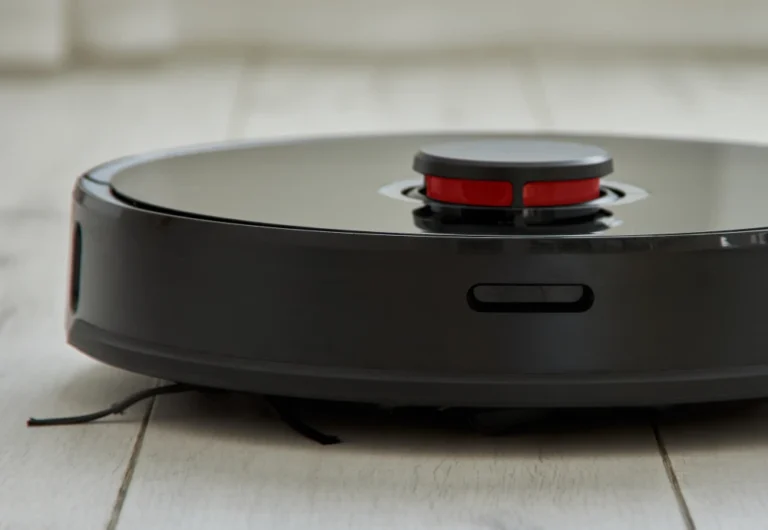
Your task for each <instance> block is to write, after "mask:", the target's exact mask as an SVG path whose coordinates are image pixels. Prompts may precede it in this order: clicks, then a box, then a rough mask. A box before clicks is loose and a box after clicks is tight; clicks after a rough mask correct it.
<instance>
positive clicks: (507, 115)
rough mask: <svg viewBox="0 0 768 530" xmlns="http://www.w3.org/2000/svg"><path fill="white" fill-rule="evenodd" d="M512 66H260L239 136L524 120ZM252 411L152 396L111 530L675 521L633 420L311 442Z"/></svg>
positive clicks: (374, 432) (490, 125) (350, 429)
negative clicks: (510, 432)
mask: <svg viewBox="0 0 768 530" xmlns="http://www.w3.org/2000/svg"><path fill="white" fill-rule="evenodd" d="M463 64H464V65H467V62H466V61H465V62H464V63H463ZM526 76H527V74H526V73H525V72H523V71H522V69H515V68H511V67H510V64H509V63H507V66H505V67H501V66H498V65H497V66H494V67H489V66H487V63H486V64H485V65H484V64H483V61H480V65H471V64H470V66H468V67H466V68H465V69H462V68H460V67H459V65H458V64H454V65H451V64H450V63H449V64H448V66H446V67H445V69H443V70H441V69H440V68H438V67H437V66H435V65H432V66H431V67H426V68H424V67H420V66H418V67H417V66H416V65H414V66H412V67H403V68H396V67H394V66H389V67H384V66H380V67H379V66H365V67H363V66H357V67H354V66H348V67H344V68H341V67H338V68H337V67H333V68H332V67H330V66H326V67H325V69H322V68H320V67H319V66H318V65H300V64H295V63H293V64H292V63H289V62H284V63H279V64H276V63H273V64H271V65H269V66H268V67H267V68H266V69H263V70H262V69H257V70H255V71H254V72H252V74H251V75H250V76H249V83H251V84H252V85H251V87H250V89H248V88H246V90H245V91H244V97H243V102H244V105H245V106H244V107H243V108H242V111H241V112H239V113H237V114H238V115H240V116H241V117H242V129H241V131H240V134H247V135H248V136H270V135H295V134H305V133H316V134H322V133H348V132H355V131H366V132H373V131H395V130H421V129H433V128H446V129H451V128H453V129H494V128H495V129H518V130H521V129H522V130H524V129H527V128H537V127H538V126H539V125H540V124H541V121H540V115H539V114H536V113H533V112H531V110H530V109H531V106H532V105H533V104H531V103H530V102H529V100H528V98H527V95H528V94H527V90H528V88H529V87H527V86H526V84H527V83H529V81H530V80H529V79H527V78H526ZM258 409H259V405H258V402H257V400H256V399H254V398H247V397H234V398H231V399H228V398H221V399H219V398H217V399H214V400H211V401H208V400H206V399H204V398H201V397H199V396H189V395H180V396H173V397H167V398H165V397H164V398H160V399H159V400H158V404H157V406H156V408H155V413H154V415H153V418H152V420H151V422H150V427H149V429H148V431H147V435H146V438H145V440H144V446H143V449H142V455H141V458H140V460H139V463H138V466H137V468H136V472H135V474H134V477H133V482H132V484H131V488H130V490H129V493H128V496H127V498H126V502H125V505H124V509H123V512H122V515H121V519H120V525H119V528H120V529H121V530H133V529H140V528H147V527H152V528H157V529H164V528H188V529H202V528H224V527H226V528H228V529H239V528H243V529H245V528H285V529H289V528H296V529H299V528H301V529H304V528H334V529H336V528H355V529H358V528H371V529H377V528H382V529H383V528H404V529H425V528H542V529H543V528H593V529H599V528H606V529H608V528H610V529H613V528H617V527H622V528H650V527H658V528H682V527H683V522H682V518H681V517H680V515H679V513H678V508H677V504H676V502H675V498H674V495H673V492H672V489H671V487H670V484H669V482H668V480H667V477H666V475H665V471H664V468H663V465H662V461H661V459H660V458H659V455H658V452H657V448H656V445H655V441H654V438H653V435H652V432H651V430H650V428H649V426H647V425H635V426H630V427H616V428H610V427H607V428H605V429H602V430H600V431H599V432H582V433H578V432H577V433H574V434H573V435H567V436H563V437H557V436H549V437H547V436H539V437H536V436H534V437H522V438H519V439H515V438H512V439H509V438H504V439H484V438H478V437H476V436H474V435H472V436H464V435H459V434H455V433H445V432H439V431H438V432H435V431H429V430H428V429H417V430H416V432H413V431H409V430H407V429H405V430H403V429H402V428H399V427H397V426H395V427H392V428H387V427H383V428H376V427H375V426H373V427H372V426H367V427H365V426H359V425H356V424H355V423H354V422H352V423H344V422H339V424H338V425H334V426H333V427H332V428H330V429H329V431H330V432H332V433H333V434H338V435H340V436H341V437H342V439H344V440H345V443H343V444H341V445H337V446H325V447H320V446H316V445H314V444H313V443H312V442H308V441H306V440H304V439H302V438H300V437H298V436H297V435H296V434H294V433H293V432H291V431H289V430H288V429H287V428H286V427H285V426H283V425H281V424H279V423H277V422H275V421H274V420H271V419H265V418H264V417H262V416H260V415H259V412H258Z"/></svg>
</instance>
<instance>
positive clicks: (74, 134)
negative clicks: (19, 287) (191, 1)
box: [0, 61, 241, 214]
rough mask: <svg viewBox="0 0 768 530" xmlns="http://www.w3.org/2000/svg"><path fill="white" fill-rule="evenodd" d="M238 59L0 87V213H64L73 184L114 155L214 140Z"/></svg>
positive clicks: (225, 115) (225, 118)
mask: <svg viewBox="0 0 768 530" xmlns="http://www.w3.org/2000/svg"><path fill="white" fill-rule="evenodd" d="M240 68H241V63H240V62H237V61H236V62H224V63H220V64H213V65H209V64H197V63H194V62H189V63H186V62H180V63H176V64H170V65H167V64H159V65H157V66H155V67H150V66H146V67H138V66H137V67H135V68H127V69H122V70H121V69H116V70H109V69H94V70H85V71H78V72H76V73H67V74H62V75H61V76H52V77H46V78H34V77H26V78H16V79H14V78H4V79H3V80H2V82H1V83H0V150H1V151H0V153H2V156H3V173H2V175H0V182H3V183H5V182H9V183H10V182H11V181H14V184H13V186H5V189H3V192H2V193H0V207H20V206H19V205H21V204H25V205H36V207H37V208H39V209H41V210H48V211H51V212H57V213H60V214H61V213H64V214H67V213H68V212H69V198H70V197H69V191H70V188H71V185H72V182H73V179H74V178H75V177H76V176H77V175H78V174H79V173H81V172H82V171H83V170H85V169H88V168H90V167H92V166H93V165H96V164H100V163H102V162H105V161H107V160H110V159H112V158H115V157H120V156H124V155H127V154H133V153H137V152H142V151H145V150H148V149H159V148H165V147H173V146H176V145H179V144H190V143H191V144H194V143H201V142H210V141H218V140H222V139H223V137H224V134H225V132H226V128H227V125H228V123H229V119H230V115H229V111H228V110H227V107H226V106H227V105H229V104H231V99H232V98H233V94H234V91H235V85H236V83H237V81H238V80H239V72H240Z"/></svg>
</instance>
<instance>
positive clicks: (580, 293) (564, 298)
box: [468, 284, 593, 313]
mask: <svg viewBox="0 0 768 530" xmlns="http://www.w3.org/2000/svg"><path fill="white" fill-rule="evenodd" d="M468 300H469V303H470V306H471V307H472V308H473V309H475V310H476V311H481V312H528V313H536V312H579V311H586V310H587V309H589V307H590V306H591V305H592V300H593V294H592V290H591V289H589V288H588V287H586V286H584V285H578V284H577V285H572V284H566V285H557V284H481V285H475V286H474V287H472V288H471V289H470V291H469V293H468Z"/></svg>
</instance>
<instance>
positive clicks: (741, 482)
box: [661, 404, 768, 530]
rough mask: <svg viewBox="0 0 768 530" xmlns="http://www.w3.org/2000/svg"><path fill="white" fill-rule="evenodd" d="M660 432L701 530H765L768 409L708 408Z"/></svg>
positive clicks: (757, 406) (767, 496)
mask: <svg viewBox="0 0 768 530" xmlns="http://www.w3.org/2000/svg"><path fill="white" fill-rule="evenodd" d="M661 432H662V436H663V439H664V441H665V444H666V447H667V450H668V452H669V457H670V461H671V462H672V465H673V467H674V470H675V473H676V474H677V478H678V481H679V483H680V488H681V491H682V494H683V496H684V497H685V500H686V503H687V505H688V507H689V509H690V511H691V515H692V517H693V520H694V522H695V523H696V528H697V529H698V530H714V529H726V528H727V529H728V530H740V529H745V530H746V529H753V528H765V522H766V520H768V458H766V457H767V456H768V407H766V405H765V404H761V405H755V404H751V405H745V406H743V407H742V406H741V405H731V406H724V407H706V408H703V409H701V410H699V411H698V412H697V413H695V414H691V416H689V417H685V416H683V417H679V418H676V419H675V420H674V421H669V422H666V423H663V424H662V426H661Z"/></svg>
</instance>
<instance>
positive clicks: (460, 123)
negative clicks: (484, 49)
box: [241, 57, 540, 136]
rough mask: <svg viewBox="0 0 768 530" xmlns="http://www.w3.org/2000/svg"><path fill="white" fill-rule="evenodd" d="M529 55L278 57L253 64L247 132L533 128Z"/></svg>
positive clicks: (245, 119)
mask: <svg viewBox="0 0 768 530" xmlns="http://www.w3.org/2000/svg"><path fill="white" fill-rule="evenodd" d="M525 64H526V63H525V62H524V61H523V60H522V59H521V58H517V57H510V58H508V57H489V58H477V57H471V58H459V59H454V60H448V59H442V58H437V59H434V60H432V61H429V62H424V63H414V64H407V63H406V64H387V63H362V64H355V63H351V64H349V63H345V64H340V63H334V62H332V61H325V62H323V61H320V62H317V61H315V62H307V61H300V60H290V59H285V60H274V61H270V62H267V63H266V64H261V65H256V66H255V67H254V68H252V69H251V70H250V75H249V76H248V80H247V85H246V87H245V91H244V95H243V99H244V101H245V104H250V108H249V111H248V112H247V113H245V114H243V115H242V117H241V118H242V129H241V132H242V133H243V134H247V135H249V136H277V135H281V136H282V135H288V136H293V135H300V134H337V133H345V134H346V133H355V132H366V133H372V132H394V131H420V130H448V131H450V130H465V129H477V128H484V129H489V130H516V131H519V130H530V129H534V128H537V127H538V126H539V125H540V123H539V120H538V116H537V115H536V110H537V107H536V106H535V105H534V106H532V105H530V103H529V101H528V99H527V90H528V88H529V86H530V79H529V78H528V70H527V69H526V68H524V66H525Z"/></svg>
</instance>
